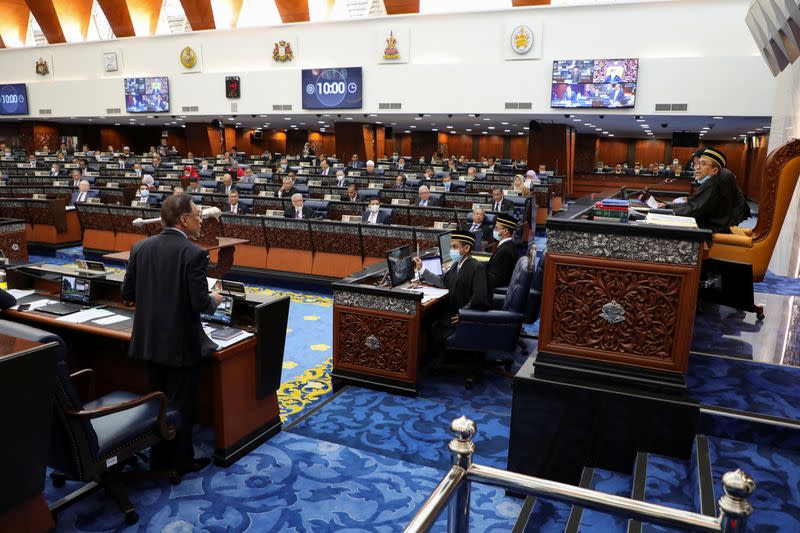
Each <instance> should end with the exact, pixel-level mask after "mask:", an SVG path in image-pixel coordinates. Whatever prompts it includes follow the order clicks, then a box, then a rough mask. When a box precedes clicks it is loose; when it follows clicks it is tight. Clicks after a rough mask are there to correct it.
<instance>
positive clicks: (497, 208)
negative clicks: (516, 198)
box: [494, 202, 500, 211]
mask: <svg viewBox="0 0 800 533" xmlns="http://www.w3.org/2000/svg"><path fill="white" fill-rule="evenodd" d="M494 210H495V211H500V202H495V203H494Z"/></svg>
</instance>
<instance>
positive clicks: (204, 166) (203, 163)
mask: <svg viewBox="0 0 800 533" xmlns="http://www.w3.org/2000/svg"><path fill="white" fill-rule="evenodd" d="M200 170H211V169H210V168H209V166H208V161H206V160H205V159H203V160H202V161H200Z"/></svg>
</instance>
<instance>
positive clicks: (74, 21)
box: [52, 0, 93, 43]
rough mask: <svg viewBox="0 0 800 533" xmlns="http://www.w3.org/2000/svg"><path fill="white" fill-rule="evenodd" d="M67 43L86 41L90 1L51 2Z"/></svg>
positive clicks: (90, 8)
mask: <svg viewBox="0 0 800 533" xmlns="http://www.w3.org/2000/svg"><path fill="white" fill-rule="evenodd" d="M52 1H53V7H55V10H56V14H57V15H58V20H59V22H60V23H61V31H62V32H63V33H64V38H65V39H66V40H67V42H70V43H78V42H83V41H85V40H86V35H87V34H88V32H89V21H90V19H91V17H92V4H93V2H92V0H52Z"/></svg>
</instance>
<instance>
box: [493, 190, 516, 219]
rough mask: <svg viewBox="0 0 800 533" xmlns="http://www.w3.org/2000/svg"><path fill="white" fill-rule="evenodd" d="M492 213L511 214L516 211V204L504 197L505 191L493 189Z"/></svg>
mask: <svg viewBox="0 0 800 533" xmlns="http://www.w3.org/2000/svg"><path fill="white" fill-rule="evenodd" d="M492 211H494V212H497V213H511V212H512V211H514V202H512V201H511V200H509V199H508V198H505V197H504V196H503V189H502V188H500V187H495V188H494V189H492Z"/></svg>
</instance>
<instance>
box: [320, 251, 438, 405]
mask: <svg viewBox="0 0 800 533" xmlns="http://www.w3.org/2000/svg"><path fill="white" fill-rule="evenodd" d="M386 270H387V269H386V263H385V262H383V263H378V264H375V265H372V266H371V267H369V268H366V269H364V270H362V271H361V272H358V273H356V274H352V275H350V276H348V277H346V278H344V279H342V280H340V281H337V282H335V283H333V370H332V371H331V378H332V380H333V383H334V386H338V385H340V384H343V383H352V384H357V385H361V386H369V387H374V388H380V389H385V390H390V391H393V392H400V393H403V394H416V393H417V370H418V364H419V359H420V357H421V356H422V354H423V347H424V344H425V337H426V334H427V331H428V329H429V328H430V324H431V323H432V322H433V320H435V318H436V317H437V316H438V313H439V311H440V309H441V308H442V306H441V305H440V304H442V303H443V302H444V301H445V300H446V299H447V295H446V294H444V295H439V296H438V297H435V298H432V299H429V300H425V299H424V298H423V294H422V293H421V292H417V291H413V290H407V289H402V288H391V287H383V286H379V285H380V281H381V280H382V279H383V278H384V275H385V273H386Z"/></svg>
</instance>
